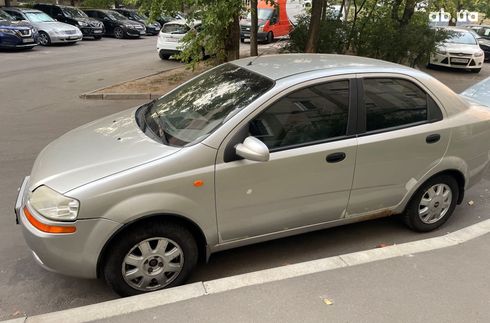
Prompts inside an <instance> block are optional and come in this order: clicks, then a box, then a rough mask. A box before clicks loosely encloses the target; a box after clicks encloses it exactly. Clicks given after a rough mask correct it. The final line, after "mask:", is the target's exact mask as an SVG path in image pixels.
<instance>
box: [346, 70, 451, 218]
mask: <svg viewBox="0 0 490 323" xmlns="http://www.w3.org/2000/svg"><path fill="white" fill-rule="evenodd" d="M360 82H361V85H360V86H359V89H360V91H359V92H360V93H359V97H360V102H361V104H360V105H359V116H360V118H359V120H360V121H359V127H360V132H361V133H360V134H359V137H358V140H359V148H358V151H357V161H356V169H355V172H354V173H355V176H354V182H353V185H352V192H351V197H350V201H349V207H348V212H347V215H346V216H347V217H353V216H359V215H365V214H378V213H379V215H380V216H381V215H387V214H389V212H390V210H392V209H394V208H395V207H396V206H398V205H399V203H400V202H401V201H402V200H403V198H404V197H405V196H406V195H407V193H408V192H409V191H410V190H411V189H412V188H413V187H414V185H416V184H417V183H418V181H419V180H420V179H421V178H422V177H423V176H424V175H425V174H426V173H427V172H429V170H430V169H431V168H433V167H434V166H436V165H437V164H438V163H439V161H440V160H441V159H442V157H443V156H444V153H445V151H446V149H447V146H448V143H449V140H450V130H449V129H447V128H445V126H444V123H442V122H440V121H441V120H442V118H443V113H442V110H441V109H440V108H439V106H438V104H437V102H436V101H435V100H434V98H433V97H431V95H429V94H428V92H426V90H425V89H424V88H423V86H422V84H418V83H416V82H415V81H414V80H412V79H408V78H400V77H399V76H385V75H382V76H375V75H371V76H369V77H368V76H365V77H363V78H362V79H361V81H360ZM362 102H363V103H362Z"/></svg>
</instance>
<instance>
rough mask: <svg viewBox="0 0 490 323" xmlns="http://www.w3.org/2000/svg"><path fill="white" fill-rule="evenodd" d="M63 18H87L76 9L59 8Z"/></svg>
mask: <svg viewBox="0 0 490 323" xmlns="http://www.w3.org/2000/svg"><path fill="white" fill-rule="evenodd" d="M61 10H62V11H63V13H64V14H65V16H67V17H70V18H87V17H88V16H87V15H86V14H85V12H83V11H82V10H80V9H78V8H70V7H64V8H61Z"/></svg>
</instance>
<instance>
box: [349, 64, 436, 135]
mask: <svg viewBox="0 0 490 323" xmlns="http://www.w3.org/2000/svg"><path fill="white" fill-rule="evenodd" d="M387 78H391V79H399V80H403V81H407V82H411V83H412V84H413V85H415V86H417V87H418V88H419V89H420V90H421V91H423V92H424V93H425V94H426V96H427V120H425V121H419V122H412V123H408V124H404V125H400V126H395V127H388V128H383V129H377V130H371V131H367V110H366V106H365V101H364V80H365V79H387ZM357 91H358V93H357V98H358V102H357V106H358V110H357V112H358V120H357V125H358V129H357V135H358V136H369V135H375V134H380V133H385V132H391V131H396V130H402V129H407V128H413V127H417V126H421V125H426V124H431V123H435V122H440V121H442V120H443V119H444V118H445V110H444V109H443V108H441V104H440V103H438V100H437V99H436V97H435V96H434V94H433V93H431V91H429V90H428V89H427V88H426V87H425V86H423V85H422V84H421V83H420V82H419V81H418V80H416V79H414V78H412V77H408V75H405V74H385V73H383V74H378V75H376V74H370V75H360V76H359V77H358V78H357ZM431 115H433V116H434V117H432V118H431Z"/></svg>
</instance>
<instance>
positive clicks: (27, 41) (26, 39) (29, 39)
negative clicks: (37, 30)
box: [22, 38, 34, 43]
mask: <svg viewBox="0 0 490 323" xmlns="http://www.w3.org/2000/svg"><path fill="white" fill-rule="evenodd" d="M22 42H23V43H33V42H34V38H24V39H22Z"/></svg>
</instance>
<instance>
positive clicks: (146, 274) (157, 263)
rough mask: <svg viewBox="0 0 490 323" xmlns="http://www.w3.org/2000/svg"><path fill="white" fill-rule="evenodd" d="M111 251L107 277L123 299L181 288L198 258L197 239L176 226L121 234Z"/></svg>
mask: <svg viewBox="0 0 490 323" xmlns="http://www.w3.org/2000/svg"><path fill="white" fill-rule="evenodd" d="M110 248H111V250H110V251H109V256H108V258H107V260H106V262H105V266H104V278H105V280H106V281H107V283H108V284H109V285H110V286H111V287H112V289H113V290H114V291H115V292H116V293H118V294H119V295H121V296H131V295H137V294H142V293H145V292H151V291H155V290H159V289H164V288H169V287H174V286H178V285H180V284H182V283H183V282H184V281H185V279H186V278H187V277H188V276H189V274H190V272H191V271H192V269H193V268H194V267H195V265H196V263H197V259H198V250H197V245H196V241H195V239H194V237H193V236H192V234H191V233H190V232H189V230H187V229H186V228H185V227H183V226H181V225H178V224H174V223H165V222H151V223H147V224H144V225H139V226H136V227H134V228H131V229H130V230H128V231H126V234H122V235H120V236H119V237H118V238H117V240H116V242H115V243H113V244H112V245H111V246H110Z"/></svg>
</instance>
